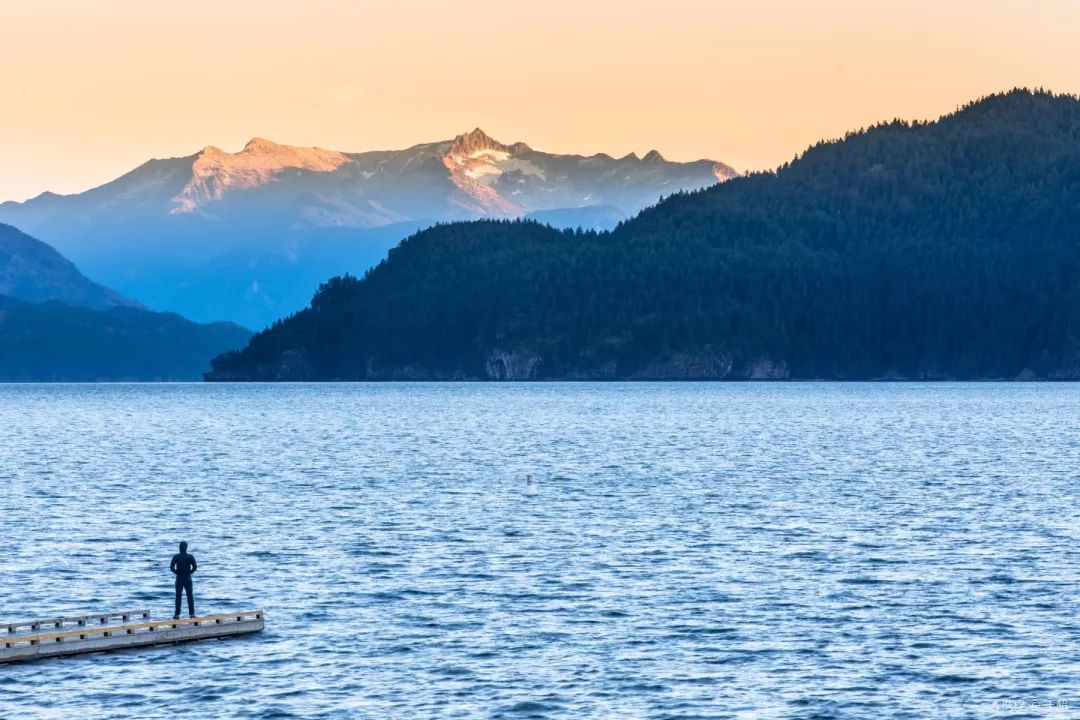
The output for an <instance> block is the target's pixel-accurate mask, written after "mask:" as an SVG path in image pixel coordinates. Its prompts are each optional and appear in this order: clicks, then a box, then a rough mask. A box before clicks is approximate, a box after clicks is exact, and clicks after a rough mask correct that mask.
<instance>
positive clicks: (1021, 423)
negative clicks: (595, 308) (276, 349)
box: [0, 384, 1080, 720]
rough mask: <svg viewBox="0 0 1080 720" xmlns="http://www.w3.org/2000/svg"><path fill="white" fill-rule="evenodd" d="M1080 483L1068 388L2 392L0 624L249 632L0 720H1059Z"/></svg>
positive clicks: (6, 688) (77, 663)
mask: <svg viewBox="0 0 1080 720" xmlns="http://www.w3.org/2000/svg"><path fill="white" fill-rule="evenodd" d="M1078 470H1080V386H1076V385H1050V384H1046V385H1043V384H970V385H958V384H929V385H911V384H883V385H877V384H850V385H838V384H752V385H742V384H700V385H699V384H535V385H480V384H463V385H456V384H434V385H424V384H421V385H327V386H315V385H299V386H295V385H294V386H220V385H206V386H203V385H172V386H169V385H165V386H160V385H141V386H138V385H102V386H92V385H82V386H78V385H76V386H43V385H37V386H34V385H29V386H0V492H2V495H3V509H2V512H0V518H2V519H0V530H2V533H0V542H2V547H0V620H14V619H22V618H24V617H33V616H37V615H43V614H51V613H56V612H59V611H71V610H82V611H104V610H114V609H127V608H131V607H139V606H142V605H149V606H151V607H152V609H153V612H154V615H155V616H160V617H166V616H169V615H171V613H172V608H171V603H172V587H171V576H170V575H169V573H168V561H169V558H170V556H171V555H172V553H173V552H174V551H175V548H174V543H175V542H176V541H178V540H180V539H186V540H188V541H189V542H190V543H191V550H192V552H193V553H194V554H195V555H196V557H197V558H198V560H199V566H200V569H199V572H198V573H197V574H196V576H195V589H196V595H197V600H198V605H199V607H198V609H199V610H200V612H205V613H209V612H215V611H222V610H234V609H235V610H240V609H249V608H255V607H259V608H263V609H265V611H266V614H267V621H268V625H267V629H266V631H265V632H264V633H263V634H261V635H256V636H252V637H249V638H246V639H235V640H229V641H220V642H217V641H214V642H205V643H195V644H188V645H181V646H175V647H168V648H157V649H150V650H139V651H127V652H121V653H113V654H101V655H92V656H84V657H80V658H70V659H64V660H47V661H41V662H36V663H30V664H24V665H10V666H0V717H2V718H18V719H23V718H79V719H82V720H93V719H95V718H139V719H140V720H141V719H146V718H172V717H178V716H179V715H178V714H177V708H178V706H181V705H184V704H187V706H188V709H187V710H186V711H185V712H186V714H187V716H188V717H192V718H706V717H708V718H726V717H732V718H809V717H819V718H861V717H866V718H927V717H1070V716H1073V715H1075V714H1077V713H1080V620H1078V609H1080V608H1078V591H1080V575H1078V573H1080V542H1078V540H1080V501H1078V497H1077V496H1078V493H1077V489H1078V483H1077V474H1078ZM526 473H532V474H533V475H534V476H535V477H536V478H537V479H538V480H539V493H538V494H537V495H536V496H534V497H528V496H526V495H525V494H524V493H523V489H524V480H523V478H524V476H525V474H526ZM1031 702H1038V703H1040V705H1039V706H1037V707H1032V706H1031V704H1030V703H1031ZM1048 702H1054V703H1069V706H1068V709H1067V710H1066V709H1063V708H1060V707H1058V706H1055V707H1054V708H1052V709H1047V708H1046V707H1045V704H1046V703H1048ZM1051 713H1053V714H1051Z"/></svg>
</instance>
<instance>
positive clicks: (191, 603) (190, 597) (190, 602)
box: [177, 578, 195, 617]
mask: <svg viewBox="0 0 1080 720" xmlns="http://www.w3.org/2000/svg"><path fill="white" fill-rule="evenodd" d="M184 590H186V591H187V611H188V615H189V616H191V617H195V595H194V594H193V593H192V592H191V578H188V579H187V582H186V583H184ZM177 612H180V611H179V610H177Z"/></svg>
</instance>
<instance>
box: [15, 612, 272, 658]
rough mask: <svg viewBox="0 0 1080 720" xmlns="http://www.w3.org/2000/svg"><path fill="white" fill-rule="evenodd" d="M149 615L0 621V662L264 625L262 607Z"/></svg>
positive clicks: (194, 637)
mask: <svg viewBox="0 0 1080 720" xmlns="http://www.w3.org/2000/svg"><path fill="white" fill-rule="evenodd" d="M149 617H150V611H149V610H129V611H127V612H120V613H105V614H101V615H73V616H61V617H50V618H41V619H38V620H24V621H22V622H16V623H0V628H4V627H6V628H7V632H6V633H3V634H0V663H9V662H19V661H23V660H38V659H41V658H50V657H61V656H64V655H81V654H83V653H94V652H107V651H109V650H122V649H126V648H134V647H149V646H152V645H167V644H173V643H180V642H190V641H192V640H209V639H211V638H224V637H230V636H232V635H246V634H248V633H257V632H260V631H261V630H262V629H263V612H262V610H247V611H244V612H235V613H222V614H219V615H204V616H202V617H195V618H188V619H183V620H149V619H148V618H149ZM117 620H119V621H120V622H119V623H116V622H115V621H117ZM43 631H44V632H43Z"/></svg>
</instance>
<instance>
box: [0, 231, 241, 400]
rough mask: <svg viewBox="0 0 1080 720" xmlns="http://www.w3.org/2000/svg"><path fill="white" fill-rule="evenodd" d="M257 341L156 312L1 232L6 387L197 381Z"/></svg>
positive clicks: (0, 368) (0, 351)
mask: <svg viewBox="0 0 1080 720" xmlns="http://www.w3.org/2000/svg"><path fill="white" fill-rule="evenodd" d="M250 336H251V333H250V332H249V331H248V330H246V329H244V328H242V327H240V326H238V325H236V324H234V323H214V324H209V325H204V324H198V323H193V322H191V321H189V320H185V319H184V318H182V317H180V316H179V315H176V314H174V313H159V312H151V311H149V310H146V309H145V308H143V307H141V306H139V305H138V304H137V303H134V302H133V301H131V300H129V299H127V298H125V297H123V296H122V295H120V294H119V293H117V292H116V291H114V290H110V289H109V288H106V287H104V286H102V285H99V284H97V283H95V282H93V281H91V280H89V279H88V278H87V277H86V276H84V275H83V274H82V273H81V272H80V271H79V270H78V269H77V268H76V267H75V265H74V264H72V263H71V262H70V261H69V260H67V259H66V258H64V257H63V256H62V255H60V253H58V252H57V251H56V250H55V249H54V248H52V247H50V246H49V245H46V244H45V243H43V242H40V241H39V240H36V239H34V238H32V237H30V236H28V235H26V234H24V233H22V232H20V231H19V230H17V229H16V228H13V227H11V226H10V225H3V224H0V381H2V382H12V381H14V382H21V381H35V382H42V381H69V382H90V381H102V380H104V381H117V380H196V379H198V378H199V377H200V375H201V373H202V372H203V371H204V370H205V369H206V367H207V365H208V363H209V361H210V359H211V358H212V357H214V356H215V355H217V354H218V353H221V352H224V351H225V350H229V349H232V348H237V347H241V346H242V345H243V344H244V343H245V342H246V341H247V339H248V338H249V337H250Z"/></svg>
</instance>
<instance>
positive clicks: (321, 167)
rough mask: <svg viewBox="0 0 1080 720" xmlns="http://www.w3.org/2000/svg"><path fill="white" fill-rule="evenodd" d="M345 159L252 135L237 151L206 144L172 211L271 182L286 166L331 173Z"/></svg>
mask: <svg viewBox="0 0 1080 720" xmlns="http://www.w3.org/2000/svg"><path fill="white" fill-rule="evenodd" d="M347 162H349V158H348V156H346V155H344V154H342V153H339V152H335V151H333V150H323V149H322V148H314V147H313V148H302V147H293V146H291V145H280V144H278V143H275V142H272V141H270V140H266V139H263V138H252V139H251V140H250V141H248V143H247V144H246V145H244V149H243V150H241V151H240V152H238V153H228V152H225V151H224V150H221V149H220V148H216V147H214V146H212V145H209V146H207V147H205V148H204V149H203V151H202V152H200V153H199V154H198V156H196V159H195V162H194V163H193V164H192V168H191V170H192V174H191V180H190V181H189V182H188V183H187V185H185V186H184V189H183V190H182V191H181V192H180V194H179V195H177V196H176V197H175V198H174V199H173V201H174V203H175V207H174V208H173V210H172V212H173V213H186V212H194V211H195V210H197V209H198V208H200V207H201V206H203V205H206V204H208V203H212V202H216V201H218V200H221V199H222V198H223V197H224V196H225V194H226V193H228V192H231V191H234V190H250V189H251V188H255V187H259V186H261V185H265V184H267V183H270V182H273V181H274V180H276V179H277V176H278V175H279V174H280V173H281V172H282V171H283V170H286V169H288V168H295V169H299V170H307V171H310V172H332V171H333V170H337V169H338V168H339V167H341V166H342V165H344V164H345V163H347Z"/></svg>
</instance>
